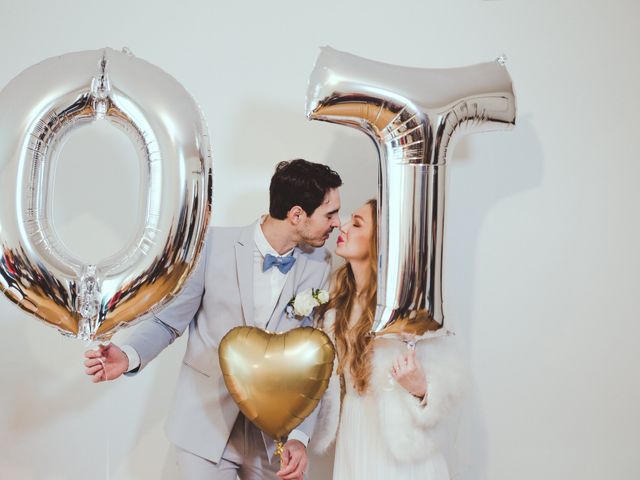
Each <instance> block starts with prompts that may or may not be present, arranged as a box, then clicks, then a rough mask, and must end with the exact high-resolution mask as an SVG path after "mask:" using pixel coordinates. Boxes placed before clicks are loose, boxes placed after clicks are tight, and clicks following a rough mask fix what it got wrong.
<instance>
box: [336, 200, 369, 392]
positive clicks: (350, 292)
mask: <svg viewBox="0 0 640 480" xmlns="http://www.w3.org/2000/svg"><path fill="white" fill-rule="evenodd" d="M367 205H369V207H370V208H371V218H372V219H373V228H372V230H371V232H372V234H371V238H370V240H369V281H368V282H367V285H366V287H365V288H364V289H363V290H362V292H360V295H359V296H358V294H357V292H356V282H355V278H354V276H353V271H352V270H351V265H350V264H349V263H348V262H347V263H345V264H344V265H343V266H341V267H340V268H339V269H338V270H336V272H335V274H334V276H333V281H332V282H331V296H330V300H329V302H328V303H326V304H325V305H323V307H324V308H323V312H326V311H327V310H330V309H333V310H334V311H335V322H334V324H333V333H334V335H335V342H336V348H337V354H338V374H339V375H340V376H341V377H342V375H343V373H344V372H345V371H349V373H350V374H351V377H352V381H353V386H354V388H355V389H356V391H357V392H358V393H360V394H362V393H365V392H366V391H367V388H368V386H369V377H370V376H371V361H370V359H371V350H372V348H371V347H372V344H371V342H372V337H370V336H369V335H368V334H369V332H371V327H372V326H373V317H374V314H375V310H376V291H377V275H378V234H377V233H378V221H377V202H376V200H375V199H372V200H369V201H368V202H367ZM356 301H359V302H360V305H361V307H362V315H361V316H360V318H359V319H358V320H357V322H356V324H355V325H353V326H351V328H350V327H349V319H350V317H351V309H352V308H353V305H354V302H356Z"/></svg>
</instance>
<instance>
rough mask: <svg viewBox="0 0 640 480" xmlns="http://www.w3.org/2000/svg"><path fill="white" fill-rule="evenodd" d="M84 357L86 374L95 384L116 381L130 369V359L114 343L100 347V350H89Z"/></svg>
mask: <svg viewBox="0 0 640 480" xmlns="http://www.w3.org/2000/svg"><path fill="white" fill-rule="evenodd" d="M84 356H85V358H86V360H85V361H84V366H85V367H87V369H86V370H85V373H86V374H87V375H89V376H90V377H91V381H92V382H94V383H97V382H104V381H105V380H115V379H116V378H118V377H119V376H120V375H122V374H123V373H124V372H126V371H127V368H129V359H128V358H127V356H126V355H125V353H124V352H123V351H122V350H120V348H118V347H117V346H115V345H114V344H113V343H109V344H108V345H100V346H99V347H98V350H87V351H86V352H84Z"/></svg>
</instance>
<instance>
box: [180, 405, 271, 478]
mask: <svg viewBox="0 0 640 480" xmlns="http://www.w3.org/2000/svg"><path fill="white" fill-rule="evenodd" d="M176 456H177V460H178V467H179V469H180V474H181V476H182V479H183V480H236V478H240V480H261V479H274V480H275V479H277V478H278V477H277V476H276V472H277V471H278V470H279V469H280V462H279V460H278V459H277V458H275V459H273V460H272V461H271V463H269V459H268V458H267V452H266V450H265V448H264V441H263V438H262V434H261V432H260V430H258V429H257V428H256V427H255V426H254V425H253V424H252V423H251V422H250V421H248V420H247V419H246V417H245V416H244V415H243V414H242V413H240V414H239V415H238V419H237V420H236V423H235V424H234V426H233V429H232V430H231V436H230V437H229V441H228V443H227V446H226V447H225V449H224V452H223V454H222V459H221V460H220V462H218V463H213V462H212V461H210V460H207V459H206V458H202V457H199V456H197V455H195V454H194V453H191V452H188V451H186V450H183V449H181V448H179V447H177V448H176Z"/></svg>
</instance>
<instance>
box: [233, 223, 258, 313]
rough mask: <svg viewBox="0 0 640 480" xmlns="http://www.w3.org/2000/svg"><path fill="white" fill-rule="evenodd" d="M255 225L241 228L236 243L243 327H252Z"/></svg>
mask: <svg viewBox="0 0 640 480" xmlns="http://www.w3.org/2000/svg"><path fill="white" fill-rule="evenodd" d="M255 228H256V224H255V223H252V224H251V225H249V226H247V227H246V228H243V229H242V231H241V232H240V236H239V238H238V242H237V243H236V270H237V272H238V287H239V289H240V301H241V302H242V313H243V314H244V323H245V325H253V324H254V319H253V315H254V312H253V308H254V307H253V250H254V248H253V247H254V243H255V240H254V231H255Z"/></svg>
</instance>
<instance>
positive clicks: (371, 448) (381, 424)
mask: <svg viewBox="0 0 640 480" xmlns="http://www.w3.org/2000/svg"><path fill="white" fill-rule="evenodd" d="M376 343H378V344H380V343H386V345H384V346H379V345H377V347H380V348H384V349H385V350H389V349H391V350H397V354H398V355H400V354H401V353H402V352H403V351H404V350H406V346H405V344H404V343H402V342H400V341H395V340H387V341H382V342H381V341H380V340H378V341H376ZM394 347H395V348H394ZM378 353H379V352H378ZM379 357H380V356H379V355H378V356H377V358H376V359H379ZM384 357H388V355H384ZM392 358H395V356H392ZM390 367H391V363H389V368H390ZM376 379H377V380H379V377H377V378H376ZM384 380H385V381H384V384H383V385H379V384H377V385H374V386H372V387H373V388H372V389H370V392H368V393H366V394H365V395H360V394H358V392H357V391H356V390H355V389H354V388H353V384H352V383H351V379H350V377H349V375H348V373H345V386H346V392H345V396H344V399H343V402H342V412H341V415H340V424H339V427H338V437H337V441H336V458H335V464H334V467H333V468H334V470H333V478H334V480H418V479H419V480H449V472H448V469H447V464H446V462H445V460H444V457H443V456H442V454H441V453H440V452H432V453H431V454H429V455H427V456H425V457H423V458H416V459H415V460H413V461H406V460H405V459H403V460H402V461H400V460H399V459H398V458H396V456H395V455H394V453H393V450H394V449H393V446H391V445H389V444H388V442H389V441H391V442H394V440H396V439H394V438H393V435H389V432H385V431H384V430H386V429H388V427H389V425H385V424H388V423H389V421H391V422H393V421H394V418H393V417H395V416H396V415H398V414H399V415H404V416H406V417H410V416H411V415H412V412H410V411H409V410H408V409H407V408H406V407H407V405H406V404H401V405H389V406H388V407H389V408H391V409H393V410H394V411H393V412H391V411H386V412H381V411H380V407H381V403H384V402H381V401H380V400H381V399H380V398H379V393H381V391H382V392H384V393H383V395H384V394H387V393H388V394H389V395H392V396H394V397H395V396H396V395H397V396H405V397H407V398H406V399H405V400H408V401H409V402H412V403H413V404H414V405H409V407H413V408H414V409H415V410H416V411H418V410H420V409H425V408H428V407H426V406H424V405H421V404H420V401H419V400H418V399H416V398H414V397H412V396H411V395H410V394H409V393H408V392H406V391H405V390H404V389H403V388H402V387H401V386H400V385H398V384H396V383H395V381H394V380H393V378H392V377H391V376H390V375H388V377H387V378H386V379H384ZM392 398H393V397H392ZM396 409H402V410H403V411H395V410H396ZM385 417H386V418H385ZM389 417H390V418H389ZM403 423H404V422H403ZM398 427H400V425H398ZM409 428H411V429H416V428H419V427H418V426H417V425H410V427H409ZM410 433H412V432H403V431H402V428H399V429H398V431H397V432H396V434H397V435H398V436H401V435H405V434H407V435H408V434H410ZM413 433H414V434H415V432H413ZM423 434H424V435H428V432H424V433H423ZM390 437H391V438H390ZM397 440H400V439H399V438H398V439H397ZM400 443H402V442H400V441H398V442H397V444H400ZM397 444H396V446H397ZM425 453H427V452H425Z"/></svg>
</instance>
